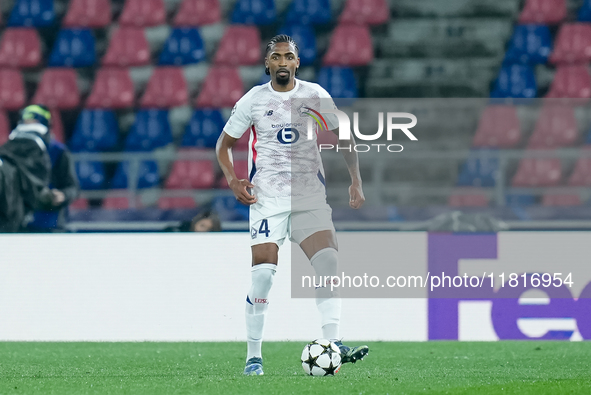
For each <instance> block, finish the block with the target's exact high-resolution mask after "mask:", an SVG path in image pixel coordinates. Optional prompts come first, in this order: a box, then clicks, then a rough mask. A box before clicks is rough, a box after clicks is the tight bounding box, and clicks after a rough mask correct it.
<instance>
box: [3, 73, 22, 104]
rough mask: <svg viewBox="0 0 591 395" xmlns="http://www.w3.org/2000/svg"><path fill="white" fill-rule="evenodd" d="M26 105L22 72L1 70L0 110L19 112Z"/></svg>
mask: <svg viewBox="0 0 591 395" xmlns="http://www.w3.org/2000/svg"><path fill="white" fill-rule="evenodd" d="M24 104H25V86H24V83H23V76H22V74H21V73H20V71H18V70H12V69H0V108H3V109H6V110H19V109H20V108H21V107H22V106H23V105H24Z"/></svg>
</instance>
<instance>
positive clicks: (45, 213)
mask: <svg viewBox="0 0 591 395" xmlns="http://www.w3.org/2000/svg"><path fill="white" fill-rule="evenodd" d="M48 151H49V157H50V158H51V182H50V184H49V187H50V188H51V189H58V190H60V191H62V192H63V193H64V195H66V200H65V202H64V203H62V204H61V205H60V206H57V207H54V206H52V205H48V206H46V207H42V210H38V211H35V214H34V218H33V221H32V222H31V223H29V225H28V228H29V229H31V230H56V229H57V230H63V229H64V228H65V226H66V223H67V221H68V205H69V204H70V203H72V201H73V200H75V199H76V198H77V197H78V194H79V193H80V187H79V184H78V178H77V177H76V172H75V171H74V163H73V160H72V154H71V153H70V151H69V150H68V148H67V147H66V146H65V145H64V144H62V143H60V142H59V141H57V140H53V139H52V140H51V142H50V143H49V150H48Z"/></svg>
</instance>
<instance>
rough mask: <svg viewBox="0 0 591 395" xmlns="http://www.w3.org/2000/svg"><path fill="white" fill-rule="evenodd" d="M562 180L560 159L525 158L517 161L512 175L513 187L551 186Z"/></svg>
mask: <svg viewBox="0 0 591 395" xmlns="http://www.w3.org/2000/svg"><path fill="white" fill-rule="evenodd" d="M561 181H562V167H561V164H560V159H557V158H550V159H537V158H525V159H522V160H521V161H520V162H519V167H518V169H517V173H516V174H515V176H514V177H513V180H512V185H513V186H514V187H551V186H556V185H558V184H560V182H561Z"/></svg>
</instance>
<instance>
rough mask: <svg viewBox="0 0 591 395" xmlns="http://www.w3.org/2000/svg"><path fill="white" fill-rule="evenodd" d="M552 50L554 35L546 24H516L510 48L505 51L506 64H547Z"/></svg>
mask: <svg viewBox="0 0 591 395" xmlns="http://www.w3.org/2000/svg"><path fill="white" fill-rule="evenodd" d="M551 52H552V36H551V33H550V29H549V28H548V26H545V25H518V26H515V29H514V31H513V36H512V37H511V40H510V41H509V48H508V49H507V52H505V60H504V63H505V64H513V63H523V64H545V63H546V62H548V57H549V56H550V53H551Z"/></svg>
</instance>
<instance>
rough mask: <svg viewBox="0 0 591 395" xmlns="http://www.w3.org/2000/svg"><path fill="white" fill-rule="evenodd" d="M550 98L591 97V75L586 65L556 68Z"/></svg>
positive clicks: (548, 95)
mask: <svg viewBox="0 0 591 395" xmlns="http://www.w3.org/2000/svg"><path fill="white" fill-rule="evenodd" d="M546 97H548V98H572V99H588V98H590V97H591V75H590V74H589V68H588V66H586V65H573V66H571V65H568V66H566V65H564V66H559V67H558V68H557V69H556V74H555V75H554V80H553V81H552V85H551V86H550V91H549V92H548V94H547V95H546Z"/></svg>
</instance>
